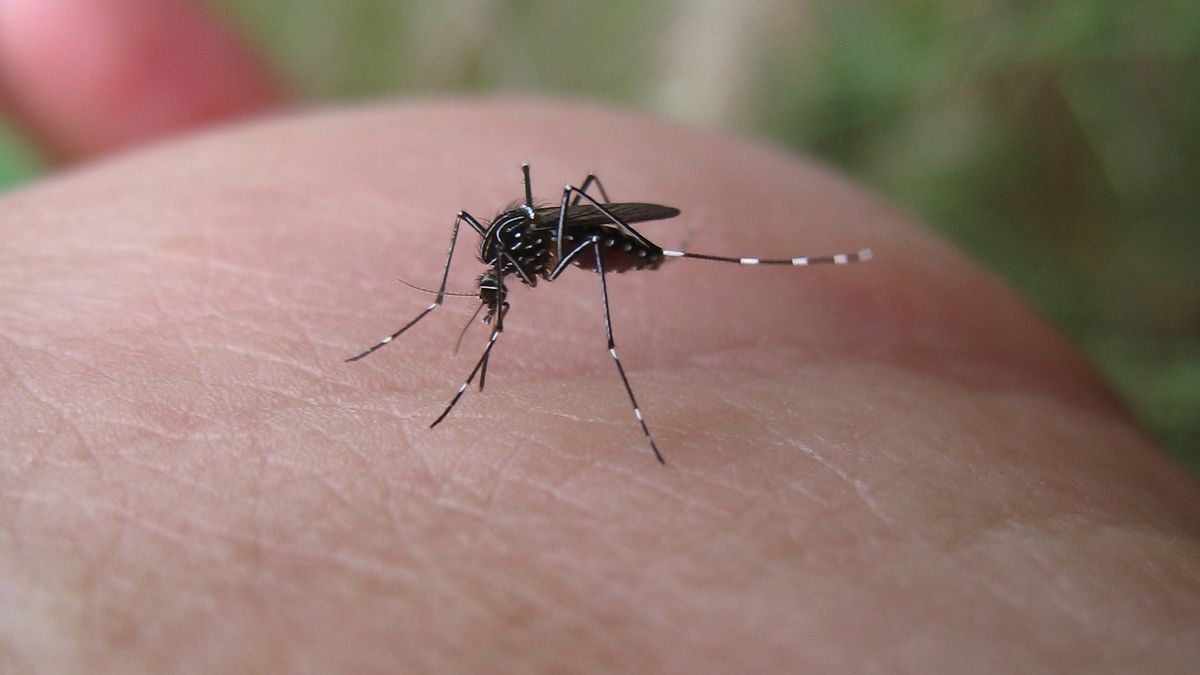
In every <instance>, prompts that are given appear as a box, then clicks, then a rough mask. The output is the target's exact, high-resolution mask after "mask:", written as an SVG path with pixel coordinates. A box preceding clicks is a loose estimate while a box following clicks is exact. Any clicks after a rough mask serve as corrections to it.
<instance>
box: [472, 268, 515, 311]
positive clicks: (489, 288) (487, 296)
mask: <svg viewBox="0 0 1200 675" xmlns="http://www.w3.org/2000/svg"><path fill="white" fill-rule="evenodd" d="M476 284H477V285H478V286H479V301H480V302H482V303H483V304H484V305H485V306H487V308H488V309H487V314H485V315H484V316H483V320H484V321H485V322H487V323H491V321H492V316H493V315H494V314H495V313H496V310H497V309H498V308H500V307H502V306H503V305H505V304H507V299H506V298H507V297H508V289H507V288H505V287H504V282H503V281H501V280H500V279H499V278H497V277H496V271H495V270H488V271H486V272H484V273H483V274H480V275H479V280H478V281H477V282H476Z"/></svg>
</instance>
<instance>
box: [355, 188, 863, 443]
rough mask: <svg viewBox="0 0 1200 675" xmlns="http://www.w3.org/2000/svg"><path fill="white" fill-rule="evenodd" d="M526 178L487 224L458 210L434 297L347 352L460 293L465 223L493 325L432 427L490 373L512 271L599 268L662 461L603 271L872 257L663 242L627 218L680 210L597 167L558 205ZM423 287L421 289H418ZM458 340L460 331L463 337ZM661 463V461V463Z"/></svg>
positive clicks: (604, 299)
mask: <svg viewBox="0 0 1200 675" xmlns="http://www.w3.org/2000/svg"><path fill="white" fill-rule="evenodd" d="M521 170H522V172H523V173H524V178H525V200H524V201H523V202H518V203H516V204H513V205H512V206H510V207H509V208H507V209H505V210H504V211H502V212H501V213H500V214H499V215H497V216H496V217H495V218H493V219H492V221H491V222H490V223H488V225H487V226H486V227H485V226H484V225H483V224H482V223H481V222H479V221H478V220H476V219H475V218H474V217H473V216H471V214H469V213H467V212H466V211H460V212H459V213H458V216H457V217H456V218H455V219H454V226H453V227H452V228H451V232H450V251H449V253H447V254H446V263H445V266H444V267H443V268H442V281H441V285H439V286H438V290H437V291H428V292H430V293H432V294H434V295H436V298H435V299H434V301H433V303H432V304H430V305H429V306H428V307H427V308H425V310H424V311H423V312H421V313H420V314H418V315H417V316H416V317H414V318H413V319H412V320H410V321H409V322H408V323H406V324H404V325H403V326H401V327H400V329H399V330H397V331H396V332H394V333H392V334H391V335H388V336H386V337H384V338H383V339H382V340H380V341H379V342H377V343H375V344H374V345H372V346H371V347H370V348H368V349H366V350H365V351H363V352H361V353H360V354H357V355H355V356H352V357H350V358H349V359H346V360H347V361H358V360H359V359H362V358H364V357H366V356H367V355H369V354H371V353H373V352H374V351H376V350H378V349H380V348H382V347H383V346H385V345H387V344H388V343H390V342H391V341H392V340H395V339H396V338H398V337H400V335H402V334H403V333H404V332H405V331H407V330H408V329H409V328H412V327H413V326H414V325H416V324H417V322H419V321H420V320H421V319H424V318H425V317H426V316H427V315H428V314H429V313H430V312H432V311H433V310H435V309H437V308H438V307H439V306H441V304H442V302H443V301H444V300H445V298H446V296H447V295H461V294H457V293H449V292H447V291H446V281H447V279H448V278H449V276H450V262H451V261H452V260H453V258H454V249H455V245H456V244H457V243H458V232H459V227H460V226H461V225H462V223H464V222H465V223H467V225H469V226H470V227H471V229H473V230H474V231H475V233H476V234H478V235H479V237H480V243H479V260H480V262H482V263H484V264H485V265H487V266H488V269H487V270H485V271H484V272H483V273H482V274H481V275H480V276H479V278H478V279H477V280H476V292H477V295H478V298H479V302H480V305H479V308H478V309H477V310H476V314H478V313H479V311H480V310H483V309H485V308H486V309H487V312H486V313H485V314H484V318H483V320H484V321H485V322H487V323H489V324H491V326H492V332H491V335H490V337H489V338H488V343H487V346H486V347H485V348H484V350H483V354H482V355H481V356H480V357H479V360H478V361H477V362H476V363H475V367H474V368H473V369H472V370H471V373H470V374H469V375H468V376H467V379H466V380H465V381H464V382H463V383H462V385H461V386H460V387H459V388H458V392H457V393H456V394H455V395H454V398H453V399H451V401H450V403H449V404H448V405H447V406H446V408H445V410H443V411H442V414H441V415H439V416H438V418H437V419H436V420H434V421H433V424H431V425H430V426H437V425H438V424H439V423H440V422H441V421H442V420H444V419H446V416H447V415H449V414H450V411H451V410H452V409H453V408H454V406H455V405H456V404H457V403H458V400H459V399H460V398H462V395H463V393H465V392H466V390H467V388H468V387H470V386H471V383H472V382H473V381H474V380H475V377H476V376H477V375H478V376H479V388H480V389H481V390H482V389H483V384H484V381H485V378H486V376H487V364H488V359H489V358H490V356H491V353H492V348H493V347H494V346H495V344H496V341H497V340H498V339H499V338H500V335H501V333H503V332H504V317H505V315H506V314H507V313H508V310H509V303H508V300H507V298H508V289H507V287H506V286H505V283H504V282H505V280H506V279H507V278H509V277H512V276H515V277H516V278H517V279H518V280H520V282H521V283H523V284H526V285H527V286H530V287H535V286H537V283H538V280H539V279H543V280H545V281H554V280H555V279H557V278H558V276H559V275H560V274H562V273H563V272H564V271H565V270H566V269H567V268H568V267H570V266H572V265H574V266H577V267H580V268H583V269H588V270H592V271H594V272H596V273H597V274H598V275H599V276H600V297H601V306H602V307H603V310H604V328H605V335H606V336H607V338H608V353H609V355H610V356H612V359H613V362H614V363H615V364H616V367H617V373H618V374H619V375H620V376H621V383H622V384H624V385H625V393H626V394H627V395H628V396H629V402H630V404H632V406H633V414H634V417H635V418H636V419H637V422H638V424H639V425H640V426H641V428H642V432H643V433H644V434H645V435H646V440H647V441H648V442H649V443H650V449H651V450H653V451H654V456H655V458H657V459H658V461H660V462H664V460H663V456H662V453H660V452H659V450H658V445H657V444H656V443H655V442H654V436H653V434H651V433H650V427H648V426H647V425H646V419H645V416H643V415H642V410H641V407H640V406H638V402H637V398H636V397H635V396H634V394H633V388H632V387H631V386H630V385H629V378H628V377H627V376H626V374H625V368H624V367H623V366H622V365H621V359H620V358H619V357H618V356H617V346H616V341H615V340H614V339H613V332H612V318H611V316H610V313H609V309H608V284H607V282H606V280H605V275H606V274H607V273H609V272H625V271H629V270H643V269H648V270H652V269H657V268H658V267H659V266H660V265H661V264H662V263H663V262H664V261H665V260H666V259H668V258H693V259H697V260H712V261H717V262H728V263H737V264H741V265H793V266H806V265H820V264H832V265H845V264H849V263H852V262H858V261H861V260H869V259H870V258H871V250H870V249H862V250H860V251H857V252H855V253H838V254H836V255H829V256H818V257H798V258H748V257H740V258H738V257H731V256H718V255H707V254H703V253H690V252H687V251H677V250H672V249H664V248H661V247H659V246H658V245H657V244H655V243H654V242H652V241H650V240H649V239H647V238H646V237H645V236H643V235H642V234H641V233H639V232H638V231H637V230H635V229H634V228H633V227H631V223H640V222H647V221H654V220H665V219H668V218H674V217H675V216H677V215H679V210H678V209H675V208H672V207H670V206H662V205H660V204H649V203H634V202H625V203H621V202H612V201H611V200H610V199H609V198H608V194H607V192H606V191H605V190H604V185H603V184H602V183H601V182H600V179H599V178H597V177H596V176H595V175H594V174H589V175H588V176H587V178H585V179H584V181H583V182H582V183H581V184H580V185H579V187H574V186H571V185H568V186H566V187H565V188H563V192H562V199H561V200H560V202H559V205H558V206H541V207H537V206H534V203H533V190H532V187H531V185H530V181H529V165H523V166H522V167H521ZM593 184H595V186H596V190H597V191H598V192H599V194H600V199H596V198H595V197H593V196H592V195H591V194H590V193H589V192H588V188H589V187H591V186H592V185H593ZM420 290H424V289H420ZM460 340H461V336H460ZM664 463H665V462H664Z"/></svg>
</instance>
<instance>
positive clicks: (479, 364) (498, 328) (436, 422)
mask: <svg viewBox="0 0 1200 675" xmlns="http://www.w3.org/2000/svg"><path fill="white" fill-rule="evenodd" d="M507 312H508V306H507V304H506V305H504V306H502V307H501V308H500V314H498V315H497V316H496V327H495V328H493V329H492V336H491V337H490V338H488V344H487V347H486V348H484V350H483V355H482V356H480V357H479V360H478V361H476V362H475V367H474V368H472V369H471V374H470V375H468V376H467V379H466V381H465V382H463V383H462V385H461V386H459V388H458V392H456V393H455V394H454V398H452V399H450V404H449V405H447V406H446V409H445V410H443V411H442V414H441V415H438V418H437V419H436V420H434V421H433V424H430V425H429V428H430V429H432V428H433V427H436V426H437V425H439V424H441V423H442V420H444V419H446V416H447V415H449V414H450V411H451V410H453V409H454V406H455V405H457V404H458V399H460V398H462V395H463V392H465V391H466V390H467V387H469V386H471V382H472V381H473V380H474V379H475V375H476V374H478V373H479V371H480V369H482V368H483V364H484V363H486V362H487V359H488V356H489V355H490V354H491V353H492V347H495V346H496V340H497V339H499V338H500V332H501V329H502V328H503V323H502V322H503V316H504V314H505V313H507Z"/></svg>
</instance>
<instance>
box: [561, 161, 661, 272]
mask: <svg viewBox="0 0 1200 675" xmlns="http://www.w3.org/2000/svg"><path fill="white" fill-rule="evenodd" d="M589 178H594V176H592V175H590V174H589ZM585 182H586V181H585ZM571 195H575V199H574V201H570V200H571ZM580 198H583V199H585V200H587V202H588V203H589V204H591V205H592V206H594V207H596V210H598V211H599V212H600V213H603V214H604V215H605V216H606V217H607V218H608V219H609V220H610V221H612V224H613V225H616V226H617V228H618V229H620V230H621V231H623V232H625V233H626V234H628V235H630V236H631V237H633V238H634V239H637V240H638V241H639V242H641V243H642V245H643V246H646V247H648V248H657V245H656V244H655V243H654V242H652V241H650V240H649V239H647V238H646V237H645V236H644V235H643V234H642V233H641V232H638V231H637V230H635V229H633V228H632V227H631V226H630V225H629V223H627V222H625V221H623V220H621V219H620V218H618V217H617V216H616V214H614V213H613V212H612V211H609V210H608V208H607V207H606V206H605V205H604V204H601V203H600V202H598V201H596V198H595V197H592V196H591V195H589V194H588V193H587V192H584V191H583V189H581V188H577V187H575V186H573V185H567V186H566V187H564V188H563V192H562V200H561V201H560V202H559V205H558V226H557V227H556V228H555V232H554V236H555V240H556V241H557V242H558V250H557V251H556V253H557V254H558V260H562V259H563V250H562V246H563V230H564V228H565V225H566V220H567V209H568V208H569V207H570V206H573V205H575V204H577V203H579V199H580Z"/></svg>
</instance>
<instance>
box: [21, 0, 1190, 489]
mask: <svg viewBox="0 0 1200 675" xmlns="http://www.w3.org/2000/svg"><path fill="white" fill-rule="evenodd" d="M209 3H210V4H212V5H213V6H214V7H216V8H217V9H218V10H220V11H221V12H223V13H224V14H225V15H226V16H227V17H228V18H229V19H230V20H231V21H233V22H234V23H235V24H237V25H238V26H240V27H241V29H242V30H243V32H244V33H245V35H246V36H247V37H248V38H249V39H250V40H251V41H253V42H256V43H257V44H258V45H259V46H260V47H261V48H262V50H263V51H264V53H265V54H266V55H267V58H268V59H269V60H270V61H271V62H272V63H273V64H274V65H275V66H276V67H277V68H279V69H280V70H282V71H283V72H284V73H285V75H286V77H287V78H288V80H289V81H290V82H291V83H292V85H293V86H294V87H295V88H296V89H297V90H298V91H299V92H300V93H302V94H304V95H307V96H308V97H309V98H310V99H312V100H347V99H355V98H363V97H378V96H382V95H390V94H395V93H400V94H404V95H408V96H417V95H420V94H425V93H444V92H456V91H487V92H495V91H502V92H509V93H514V92H515V93H520V92H544V93H551V94H559V95H567V96H585V97H589V98H595V99H601V100H608V101H613V102H617V103H621V104H627V105H631V106H634V107H638V108H642V109H645V110H648V111H651V112H654V113H657V114H660V115H664V116H667V117H672V118H676V119H680V120H683V121H685V122H688V123H691V124H698V125H704V126H712V127H720V128H724V129H729V130H733V131H735V132H739V133H743V134H745V135H749V136H756V137H759V138H762V139H766V140H768V141H770V142H774V143H777V144H779V145H783V146H786V147H789V148H792V149H794V150H796V151H799V152H804V153H808V154H811V155H815V156H816V157H818V158H820V159H822V160H824V161H825V162H827V163H830V164H832V165H834V166H836V167H838V168H840V169H841V170H843V171H844V172H846V173H848V174H850V175H852V176H854V177H856V178H857V179H858V180H860V181H862V182H864V183H866V184H867V185H869V186H871V187H872V188H874V189H875V190H876V191H878V192H880V193H882V194H884V195H886V196H887V197H889V198H890V199H891V200H893V201H894V202H896V203H898V204H899V205H901V207H903V208H905V209H907V210H908V211H909V212H910V213H913V214H915V215H917V216H918V217H920V218H922V219H924V220H925V221H926V222H928V223H930V224H931V226H932V227H934V228H936V229H937V230H938V231H940V232H942V233H943V234H944V235H945V236H947V237H948V238H950V239H952V240H953V241H955V242H957V243H958V245H959V246H960V247H961V248H963V249H965V250H966V251H967V252H968V253H970V254H971V255H973V256H975V257H976V258H977V259H979V260H981V261H982V262H983V263H984V264H986V265H987V266H988V267H990V268H991V269H992V270H994V271H995V272H996V273H997V274H999V275H1000V276H1002V277H1004V278H1005V279H1007V281H1008V282H1009V284H1011V285H1012V286H1013V287H1014V288H1016V289H1017V290H1018V291H1019V292H1020V293H1022V294H1023V295H1024V296H1025V297H1026V298H1027V299H1028V300H1029V302H1031V303H1032V304H1033V305H1034V306H1035V307H1037V308H1038V309H1039V310H1040V311H1041V312H1042V313H1043V314H1045V315H1046V316H1047V317H1049V318H1050V319H1051V320H1052V321H1053V322H1054V323H1055V324H1057V325H1058V326H1059V327H1061V328H1062V329H1063V330H1064V331H1065V332H1067V333H1068V334H1070V335H1071V336H1072V337H1073V338H1074V339H1075V340H1076V341H1078V342H1079V344H1081V345H1082V346H1083V348H1084V349H1085V350H1086V351H1087V352H1088V353H1089V354H1090V355H1091V356H1092V358H1093V359H1094V361H1095V362H1096V363H1097V364H1098V366H1099V367H1100V369H1101V370H1102V371H1103V372H1104V373H1105V375H1106V376H1107V377H1108V378H1109V380H1110V381H1111V382H1112V383H1113V384H1114V385H1115V387H1116V388H1117V389H1118V390H1119V391H1121V392H1122V394H1123V395H1124V396H1125V398H1126V400H1127V401H1129V403H1130V405H1131V406H1132V408H1133V409H1134V410H1135V411H1136V412H1137V414H1138V415H1139V416H1140V417H1141V418H1142V419H1143V420H1144V422H1145V423H1146V425H1147V426H1148V427H1149V428H1150V429H1151V430H1152V432H1153V433H1154V434H1156V435H1157V436H1158V437H1159V438H1160V439H1161V440H1162V441H1163V442H1164V443H1165V444H1166V446H1167V447H1168V448H1169V449H1170V450H1171V452H1172V453H1174V454H1175V456H1177V457H1179V458H1180V459H1182V460H1183V461H1184V462H1186V463H1187V464H1189V465H1190V466H1191V467H1192V468H1193V469H1200V264H1197V263H1196V261H1195V260H1194V258H1195V257H1196V254H1197V253H1200V228H1198V227H1197V225H1198V223H1197V214H1198V213H1200V190H1198V189H1197V185H1198V184H1200V180H1198V176H1200V3H1197V2H1195V1H1194V0H1187V1H1184V0H1158V1H1157V2H1153V3H1130V2H1108V1H1103V0H1092V1H1090V2H1087V1H1075V2H1071V1H1064V2H1024V1H1015V0H1014V1H999V0H993V1H989V0H975V1H971V0H967V1H963V0H958V1H957V2H955V1H952V0H940V1H932V0H931V1H927V2H915V1H909V2H904V1H901V2H891V3H855V2H850V3H847V2H834V1H833V0H812V1H810V2H799V1H797V0H791V1H784V0H755V1H741V2H739V1H736V0H695V1H686V0H676V1H674V2H671V1H669V0H655V1H647V0H637V1H635V0H612V1H609V2H571V1H562V0H559V1H550V0H545V1H537V0H531V1H525V2H521V1H517V0H460V1H456V2H434V1H421V2H402V1H400V0H209ZM38 172H39V164H38V161H37V159H36V157H35V156H34V155H33V153H32V152H31V151H30V150H29V148H28V147H27V146H25V145H24V144H23V143H22V142H21V141H20V139H18V138H17V137H16V136H15V134H13V133H12V132H11V131H6V130H4V129H3V128H0V189H5V188H9V187H12V186H14V185H17V184H19V183H21V182H23V181H27V180H30V179H31V178H33V177H35V176H36V175H37V174H38Z"/></svg>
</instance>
